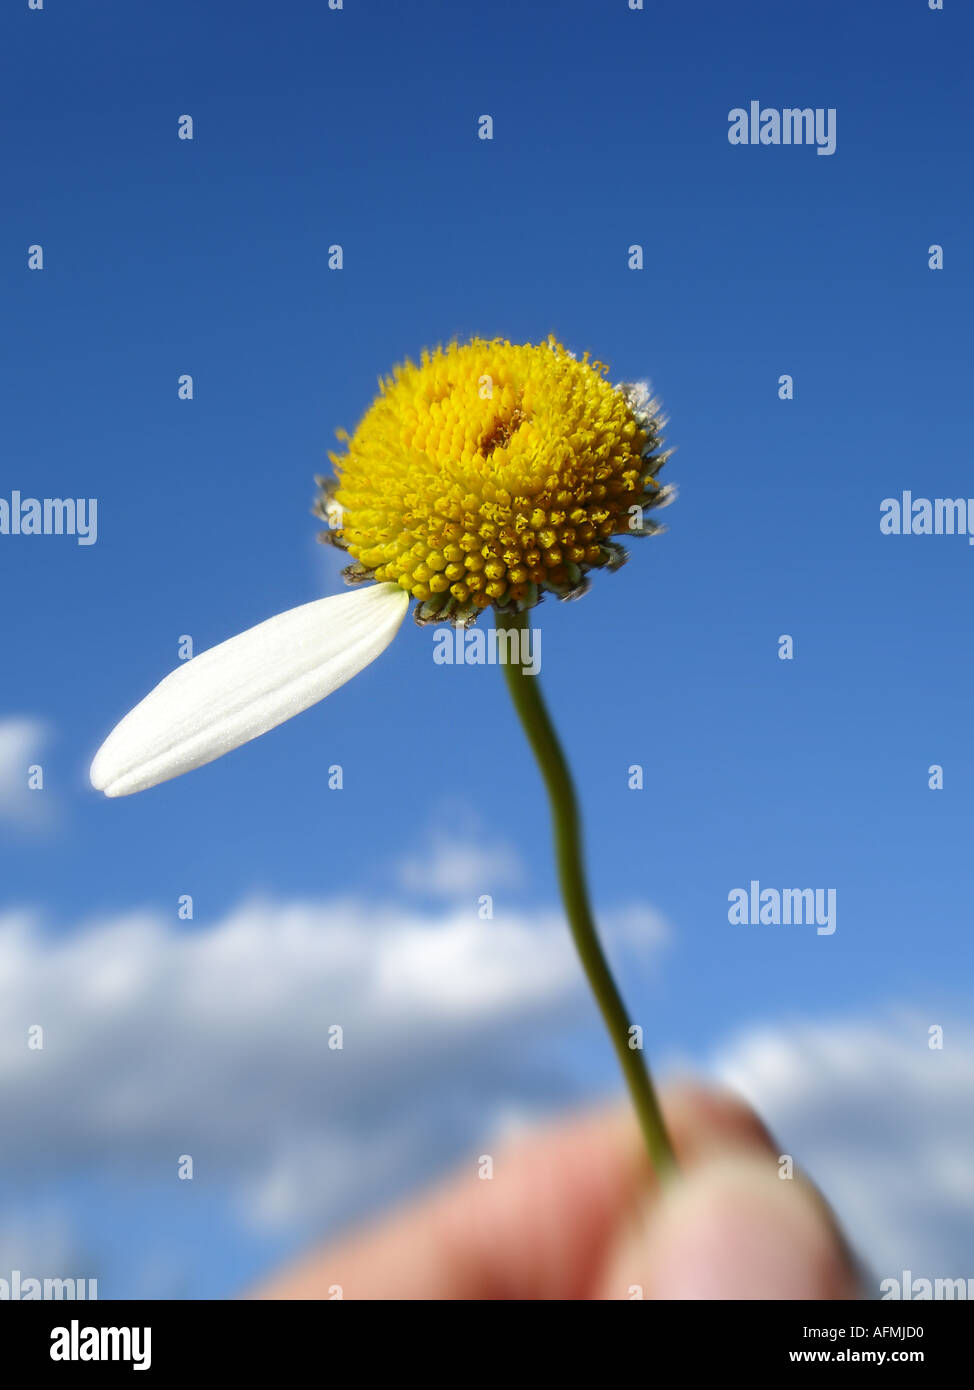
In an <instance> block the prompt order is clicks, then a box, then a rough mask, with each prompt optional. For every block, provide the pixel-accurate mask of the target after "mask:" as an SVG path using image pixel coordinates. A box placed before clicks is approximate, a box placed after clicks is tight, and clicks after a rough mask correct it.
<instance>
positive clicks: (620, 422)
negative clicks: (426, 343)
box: [318, 339, 664, 621]
mask: <svg viewBox="0 0 974 1390" xmlns="http://www.w3.org/2000/svg"><path fill="white" fill-rule="evenodd" d="M605 371H606V369H605V368H604V367H603V366H602V364H601V363H591V362H589V361H588V358H587V356H586V358H584V359H582V360H577V359H576V358H575V357H573V356H572V354H571V353H569V352H568V351H567V349H565V348H564V347H562V346H561V344H559V343H557V342H555V341H554V340H553V339H551V340H549V341H548V342H547V343H545V344H542V345H540V346H533V345H531V344H525V345H523V346H517V345H514V344H511V343H508V342H502V341H494V342H486V341H484V340H483V339H474V340H473V341H472V342H470V343H467V344H464V345H462V346H460V345H458V344H456V343H453V344H451V345H450V346H449V347H448V348H445V349H442V348H441V349H437V350H436V351H435V352H432V353H424V354H423V357H422V361H421V364H420V365H419V366H416V365H414V364H413V363H410V362H407V363H406V364H405V365H404V366H402V367H397V368H396V369H394V371H393V374H392V376H391V377H389V378H387V379H386V380H385V381H383V382H382V383H381V389H380V394H379V396H378V397H377V398H376V400H375V401H374V402H373V404H372V406H371V407H370V408H369V410H368V411H367V412H366V414H365V417H364V418H363V420H362V422H361V424H360V425H359V427H358V429H357V430H356V431H355V433H354V435H352V436H351V437H349V436H348V435H347V434H345V433H344V432H340V433H339V436H338V437H339V439H340V440H342V441H343V442H344V443H345V444H346V452H345V453H344V454H343V455H337V454H332V455H330V457H331V460H332V463H333V464H334V467H335V474H336V480H337V481H336V482H334V483H323V484H322V497H321V499H320V501H319V507H318V510H319V514H320V515H322V516H326V517H327V518H328V520H329V523H330V525H331V527H332V535H331V536H330V537H328V536H327V535H326V537H324V538H325V539H332V540H334V541H335V542H336V543H337V544H339V545H340V546H341V547H342V548H343V549H345V550H347V551H348V552H349V554H350V555H351V556H352V557H353V559H354V560H355V561H356V563H355V564H354V565H352V566H351V567H350V568H349V570H348V571H347V572H346V574H347V577H348V578H349V579H350V580H352V581H355V580H358V579H375V580H380V581H385V582H388V583H394V584H399V585H400V586H401V587H402V588H403V589H406V590H408V592H409V593H410V594H412V595H413V596H414V597H415V598H416V599H418V600H420V610H419V612H418V613H417V616H418V617H420V616H421V617H422V619H423V620H426V621H435V620H440V621H442V620H443V619H447V618H449V619H457V618H461V617H463V618H468V617H472V616H474V615H475V613H476V611H477V610H479V609H483V608H487V607H488V606H489V605H490V604H495V605H496V606H498V607H500V608H508V607H510V606H511V605H512V604H513V605H516V606H518V607H527V606H529V605H530V604H532V603H536V602H537V601H538V598H539V596H540V593H541V591H542V590H544V589H549V590H553V591H554V592H555V593H558V594H560V595H562V596H564V595H566V594H568V593H571V592H575V591H578V590H579V589H580V588H581V587H583V586H584V578H583V576H584V574H585V572H586V571H587V570H590V569H594V568H599V567H601V566H604V565H609V566H610V567H611V566H614V565H615V564H618V563H619V562H620V559H621V558H624V552H621V550H620V547H619V546H618V545H615V544H613V543H612V541H611V539H610V538H611V537H612V536H614V535H616V534H619V533H626V534H640V533H643V534H645V533H646V532H647V531H649V530H651V529H658V528H655V527H653V525H652V523H646V522H645V521H644V520H643V516H642V513H643V512H644V511H645V510H646V509H647V508H651V507H654V506H658V505H659V504H660V503H661V501H662V500H664V499H663V493H662V490H661V489H660V487H659V485H658V484H657V483H656V481H655V473H656V471H657V470H658V469H659V467H660V466H661V464H662V462H663V461H664V456H662V455H660V454H658V453H655V452H654V451H655V450H656V447H657V445H658V443H659V431H658V426H659V423H660V422H659V419H658V417H657V415H656V413H655V404H654V403H653V402H650V401H649V400H648V396H647V395H646V393H645V392H644V393H643V396H642V397H639V396H638V394H637V395H635V396H634V395H633V394H630V393H629V392H627V390H626V389H624V388H616V387H613V386H611V385H610V384H609V382H608V381H607V380H606V379H605ZM319 481H321V480H319Z"/></svg>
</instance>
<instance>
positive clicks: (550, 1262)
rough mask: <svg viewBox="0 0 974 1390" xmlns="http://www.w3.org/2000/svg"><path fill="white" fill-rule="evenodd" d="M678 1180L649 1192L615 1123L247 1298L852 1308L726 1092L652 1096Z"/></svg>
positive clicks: (848, 1261)
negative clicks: (808, 1303)
mask: <svg viewBox="0 0 974 1390" xmlns="http://www.w3.org/2000/svg"><path fill="white" fill-rule="evenodd" d="M662 1104H663V1111H664V1114H665V1117H666V1122H667V1125H668V1128H669V1132H670V1134H671V1136H672V1139H673V1143H674V1146H675V1149H676V1152H677V1156H678V1160H679V1164H680V1174H679V1176H678V1177H676V1178H675V1179H673V1180H672V1181H671V1182H670V1183H668V1184H667V1185H666V1189H665V1190H664V1191H662V1192H661V1190H660V1186H659V1184H658V1182H657V1181H656V1179H655V1178H654V1176H653V1175H652V1173H651V1172H650V1170H649V1165H648V1160H647V1158H646V1154H645V1150H644V1148H643V1145H642V1141H641V1138H640V1135H639V1131H638V1129H637V1127H636V1123H635V1119H634V1118H633V1116H632V1113H631V1112H630V1111H629V1110H628V1108H625V1109H622V1108H618V1109H617V1108H613V1109H607V1110H601V1111H596V1112H588V1113H586V1114H583V1115H580V1116H576V1117H573V1118H571V1119H568V1120H564V1121H561V1122H560V1123H558V1124H556V1125H554V1126H548V1127H546V1128H544V1129H542V1130H538V1131H536V1132H534V1133H532V1134H530V1135H529V1136H525V1137H524V1138H521V1139H518V1140H516V1141H514V1142H513V1143H511V1144H509V1145H506V1146H504V1147H503V1148H502V1149H501V1150H499V1152H498V1153H497V1155H496V1157H495V1160H494V1167H493V1177H492V1178H491V1179H489V1180H483V1179H481V1178H480V1177H479V1176H478V1172H477V1169H476V1167H475V1166H474V1165H471V1166H470V1169H469V1170H468V1171H467V1172H465V1173H463V1174H462V1175H460V1176H455V1177H454V1178H452V1179H451V1180H449V1181H448V1182H447V1183H446V1184H445V1185H443V1186H441V1187H438V1188H437V1189H435V1190H434V1191H432V1192H431V1193H429V1194H428V1195H426V1196H425V1197H423V1198H421V1199H420V1200H418V1201H416V1202H413V1203H411V1204H410V1205H408V1206H406V1207H404V1208H402V1209H401V1210H400V1211H398V1212H397V1213H395V1214H393V1215H391V1216H388V1217H385V1218H383V1219H382V1220H380V1221H378V1222H376V1223H374V1224H373V1225H372V1226H370V1227H369V1228H368V1229H367V1230H364V1231H362V1232H359V1233H357V1234H355V1235H352V1236H350V1237H347V1238H346V1239H344V1240H341V1241H339V1242H337V1243H335V1244H333V1245H330V1246H327V1247H325V1248H324V1249H322V1250H320V1251H317V1252H315V1253H313V1254H311V1255H310V1256H308V1257H307V1258H306V1259H304V1260H302V1261H300V1262H299V1263H297V1264H295V1265H294V1266H292V1267H291V1268H290V1269H288V1270H286V1271H284V1272H282V1273H281V1274H279V1275H278V1276H276V1277H275V1278H273V1279H272V1280H270V1281H269V1282H268V1283H267V1284H266V1285H265V1286H263V1287H262V1288H259V1289H258V1290H257V1291H256V1292H255V1294H254V1296H255V1297H257V1298H274V1299H316V1298H320V1299H328V1298H333V1297H336V1296H338V1294H337V1293H336V1292H335V1290H336V1289H338V1290H340V1291H341V1293H340V1296H341V1297H343V1298H346V1299H392V1300H399V1299H419V1300H427V1299H452V1300H457V1299H459V1300H480V1299H502V1300H503V1299H515V1300H520V1299H543V1300H566V1299H567V1300H574V1299H633V1298H639V1297H643V1298H647V1299H804V1298H810V1299H839V1298H856V1297H859V1296H861V1289H860V1288H859V1286H858V1280H857V1276H856V1273H855V1270H854V1265H853V1260H852V1257H851V1255H850V1254H849V1251H848V1249H847V1247H846V1245H845V1242H844V1240H843V1237H842V1235H841V1233H840V1231H839V1229H838V1227H837V1226H836V1224H835V1220H834V1218H833V1216H832V1214H831V1212H830V1211H829V1209H828V1207H827V1206H826V1204H825V1201H824V1199H823V1198H822V1197H821V1196H820V1195H819V1193H818V1192H817V1191H816V1189H815V1188H814V1187H812V1185H811V1184H810V1183H809V1182H808V1181H807V1180H806V1179H804V1178H802V1177H801V1176H800V1175H798V1174H796V1175H795V1176H794V1177H793V1178H791V1179H782V1178H780V1177H779V1176H778V1173H779V1165H778V1150H777V1149H776V1148H775V1146H774V1144H773V1143H772V1141H771V1138H770V1136H769V1135H768V1133H767V1131H766V1130H765V1129H764V1127H763V1125H762V1124H761V1122H760V1120H759V1119H758V1118H757V1116H756V1115H755V1114H754V1112H753V1111H752V1110H750V1109H749V1108H748V1107H747V1106H746V1105H745V1104H744V1103H743V1102H742V1101H740V1100H738V1099H737V1098H736V1097H734V1096H732V1095H730V1094H729V1093H727V1092H722V1091H717V1090H712V1089H704V1088H702V1087H700V1086H697V1085H681V1086H678V1087H674V1088H672V1089H670V1090H669V1091H668V1092H666V1093H664V1096H663V1101H662Z"/></svg>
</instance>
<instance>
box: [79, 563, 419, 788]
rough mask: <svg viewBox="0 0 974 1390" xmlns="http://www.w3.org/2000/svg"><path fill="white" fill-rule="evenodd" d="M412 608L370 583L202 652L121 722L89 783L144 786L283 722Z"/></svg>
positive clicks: (328, 688) (370, 654)
mask: <svg viewBox="0 0 974 1390" xmlns="http://www.w3.org/2000/svg"><path fill="white" fill-rule="evenodd" d="M408 607H409V595H408V594H407V593H406V592H405V590H404V589H400V588H399V586H398V585H396V584H374V585H370V586H369V587H368V588H367V589H359V590H357V591H356V592H354V593H350V594H338V595H336V596H335V597H332V598H320V599H315V600H314V602H313V603H303V604H302V605H301V606H300V608H291V609H289V610H288V611H287V612H286V613H279V614H278V616H277V617H276V618H268V620H267V622H265V623H258V624H257V626H256V627H252V628H248V630H247V631H246V632H241V633H240V635H239V636H237V637H231V638H230V639H229V640H228V641H226V642H221V643H220V644H219V646H216V647H211V648H210V649H209V651H205V652H201V653H200V654H199V656H195V657H193V658H192V660H190V661H187V662H186V663H185V665H183V666H179V667H177V669H176V670H175V671H173V672H172V673H171V674H170V675H168V676H167V677H166V678H165V680H163V681H160V683H159V684H158V685H157V686H156V688H155V689H154V690H152V691H150V693H149V694H148V695H147V696H146V697H145V699H144V700H143V701H142V702H141V703H140V704H138V705H136V707H135V709H133V710H132V711H131V713H130V714H127V715H126V716H125V718H124V719H123V720H122V722H121V723H120V724H117V725H116V726H115V728H114V729H113V730H112V732H111V733H110V734H109V735H108V738H107V739H106V740H105V742H104V743H103V744H102V746H101V748H100V749H99V750H98V752H97V754H96V755H95V760H94V762H93V763H92V764H91V774H90V775H91V783H92V786H94V787H96V788H97V789H98V790H99V791H103V792H104V793H105V795H106V796H127V795H128V794H129V792H138V791H143V790H144V789H145V788H146V787H154V786H155V785H156V783H157V782H165V781H166V780H167V779H168V778H170V777H178V776H179V775H180V773H182V772H189V770H190V769H191V768H194V767H201V766H202V764H203V763H209V762H212V761H213V759H214V758H219V757H220V756H221V754H223V753H229V752H230V750H231V748H237V747H239V745H240V744H241V743H247V742H248V741H249V740H250V739H252V738H256V737H257V736H258V734H263V733H266V732H267V730H268V729H273V728H274V727H275V726H276V725H277V724H283V722H284V720H285V719H290V718H291V716H292V715H295V714H300V713H301V711H302V710H305V709H307V708H308V706H309V705H313V704H315V703H316V702H317V701H318V700H323V699H324V697H325V696H326V695H330V694H331V692H332V691H333V690H337V689H338V687H339V686H340V685H344V684H345V682H346V681H348V680H351V678H352V676H355V675H358V673H359V671H361V670H362V669H363V667H365V666H368V664H369V662H370V661H374V660H375V658H376V657H377V656H378V655H379V654H380V653H381V652H383V651H385V649H386V647H387V646H388V645H389V643H390V642H391V641H392V639H393V637H395V635H396V633H397V632H398V631H399V626H400V624H401V623H402V620H403V617H404V616H405V613H406V609H407V608H408Z"/></svg>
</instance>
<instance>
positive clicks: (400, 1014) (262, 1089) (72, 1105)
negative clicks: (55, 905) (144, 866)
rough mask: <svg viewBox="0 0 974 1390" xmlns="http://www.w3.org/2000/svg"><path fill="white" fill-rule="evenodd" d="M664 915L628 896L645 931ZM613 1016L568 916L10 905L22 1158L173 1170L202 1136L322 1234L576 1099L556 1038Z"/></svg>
mask: <svg viewBox="0 0 974 1390" xmlns="http://www.w3.org/2000/svg"><path fill="white" fill-rule="evenodd" d="M607 926H608V927H609V930H610V931H612V930H613V921H612V919H611V918H610V919H609V921H608V923H607ZM657 929H658V919H657V918H656V917H655V915H654V914H652V913H650V912H649V911H648V909H630V910H628V911H626V912H624V913H623V914H621V915H620V918H619V934H620V935H622V936H624V937H626V938H627V939H629V940H631V939H632V937H633V932H635V933H636V935H637V936H638V938H639V939H640V940H641V941H642V942H643V943H644V944H645V943H646V942H647V941H649V942H650V944H651V945H652V944H653V942H654V941H655V940H656V939H657V938H656V937H654V936H653V933H654V932H657ZM647 932H649V936H647ZM593 1020H594V1008H593V1006H592V1005H591V1004H590V1003H589V1001H588V1000H587V997H586V993H585V990H584V986H583V983H582V977H581V972H580V968H579V966H578V964H577V962H576V959H575V957H574V953H573V950H572V947H571V944H570V941H569V937H568V933H567V929H566V927H565V925H564V922H563V921H562V919H561V917H560V916H559V915H558V914H554V913H548V914H545V913H535V912H532V913H530V914H528V913H525V914H520V913H517V912H507V911H501V912H497V913H496V915H495V917H494V919H493V920H487V921H481V920H480V919H479V917H478V915H477V912H476V906H475V904H471V905H470V906H469V907H465V908H463V909H459V908H451V909H446V910H443V911H442V912H441V913H440V914H439V915H436V916H430V915H429V914H426V915H422V914H419V913H411V912H409V911H408V910H404V909H403V908H402V907H399V906H388V905H387V906H383V905H381V904H376V903H366V902H361V901H357V900H354V899H345V900H336V901H331V902H320V901H317V902H314V901H313V902H304V903H300V902H294V903H280V902H272V901H267V902H250V903H247V904H245V905H243V906H241V907H240V908H238V909H237V910H235V911H233V912H231V913H230V914H229V915H228V916H227V917H225V918H224V919H223V920H221V921H219V922H217V923H216V924H215V925H213V926H210V927H206V926H203V925H201V924H195V923H175V922H173V921H171V920H166V919H164V918H163V917H161V916H160V915H158V914H154V913H131V914H129V915H126V916H121V917H117V918H114V919H112V920H109V921H100V922H92V923H89V924H82V925H81V926H79V927H78V928H76V929H75V930H73V931H71V932H70V933H68V934H58V935H57V936H54V935H52V934H50V933H49V932H48V931H46V930H45V928H44V927H43V925H42V923H41V922H40V921H39V920H38V919H37V918H32V917H31V916H30V915H28V914H25V913H12V914H8V915H7V916H6V917H0V1113H2V1114H3V1116H4V1124H3V1126H0V1170H4V1171H6V1173H7V1174H8V1177H14V1176H15V1175H19V1178H18V1179H17V1180H19V1181H22V1182H28V1183H29V1182H34V1181H40V1180H43V1179H44V1178H45V1177H47V1178H51V1177H53V1176H57V1175H63V1173H64V1172H65V1171H74V1170H76V1169H83V1168H84V1167H85V1166H86V1165H87V1166H88V1167H89V1168H95V1169H97V1168H99V1167H102V1168H103V1167H104V1166H105V1165H106V1164H108V1165H109V1166H112V1167H117V1168H118V1169H119V1170H120V1171H122V1172H124V1173H126V1174H128V1175H129V1176H130V1177H131V1176H133V1175H134V1176H135V1177H136V1178H138V1177H139V1176H140V1175H145V1174H150V1173H151V1174H155V1175H156V1177H157V1178H158V1176H159V1175H165V1176H168V1175H169V1174H171V1175H172V1182H173V1184H174V1186H175V1184H176V1181H177V1179H176V1162H177V1158H178V1156H179V1155H180V1154H190V1155H192V1156H193V1159H194V1166H195V1170H196V1174H197V1175H200V1176H203V1177H205V1179H206V1181H207V1182H208V1183H212V1184H215V1185H216V1186H217V1188H218V1189H219V1190H220V1191H221V1192H222V1193H223V1195H225V1196H227V1197H228V1198H231V1199H235V1200H237V1201H238V1203H239V1208H240V1211H241V1216H242V1219H243V1220H244V1221H245V1222H250V1223H251V1224H260V1223H262V1222H264V1223H269V1224H271V1225H274V1224H280V1223H288V1222H292V1223H294V1224H295V1225H298V1224H300V1225H301V1226H302V1227H303V1228H304V1229H305V1230H313V1229H316V1228H320V1227H321V1226H322V1225H326V1224H327V1223H328V1222H330V1221H331V1220H332V1219H333V1218H335V1217H337V1216H338V1215H339V1214H342V1215H349V1214H353V1213H354V1212H355V1211H357V1210H362V1209H364V1208H366V1207H367V1206H368V1205H369V1204H370V1203H373V1202H374V1201H375V1200H377V1199H378V1198H380V1197H382V1196H385V1195H387V1194H392V1193H394V1192H396V1191H399V1190H405V1189H407V1188H409V1187H410V1186H412V1185H414V1184H416V1183H422V1182H425V1181H426V1180H428V1179H429V1178H431V1177H433V1176H434V1175H435V1173H436V1172H437V1171H438V1170H440V1169H442V1168H444V1167H447V1166H449V1165H450V1163H452V1162H453V1161H454V1160H455V1158H456V1157H457V1155H458V1153H459V1152H461V1151H463V1150H464V1149H465V1147H466V1146H469V1145H472V1144H474V1143H476V1142H480V1141H482V1140H483V1139H484V1138H485V1137H486V1135H487V1133H488V1132H489V1131H490V1128H491V1125H492V1123H493V1121H494V1120H495V1119H496V1120H498V1121H500V1120H501V1119H502V1118H504V1117H506V1116H508V1115H509V1114H510V1113H512V1112H519V1111H523V1110H528V1111H530V1110H536V1109H538V1108H543V1107H544V1106H550V1105H552V1104H557V1103H558V1102H559V1101H564V1100H565V1099H566V1097H568V1096H569V1095H571V1094H573V1093H574V1090H575V1085H576V1083H575V1080H574V1078H573V1076H572V1074H571V1070H570V1068H566V1067H565V1066H564V1064H563V1063H562V1064H561V1065H558V1064H556V1061H555V1058H554V1054H553V1053H552V1051H551V1048H550V1045H549V1041H548V1034H549V1032H554V1033H557V1035H558V1037H559V1038H560V1039H564V1037H565V1036H566V1033H568V1032H569V1031H570V1030H571V1029H572V1028H575V1027H577V1026H579V1025H580V1024H581V1025H586V1024H590V1023H592V1022H593ZM38 1024H39V1025H41V1027H42V1028H43V1030H44V1033H43V1043H44V1045H43V1049H41V1050H36V1049H35V1050H32V1049H30V1048H29V1047H28V1045H27V1040H28V1029H29V1028H30V1027H31V1026H32V1025H38ZM333 1025H340V1027H341V1029H342V1030H343V1047H342V1049H341V1050H333V1049H332V1048H330V1047H329V1038H330V1032H329V1030H330V1029H331V1027H332V1026H333Z"/></svg>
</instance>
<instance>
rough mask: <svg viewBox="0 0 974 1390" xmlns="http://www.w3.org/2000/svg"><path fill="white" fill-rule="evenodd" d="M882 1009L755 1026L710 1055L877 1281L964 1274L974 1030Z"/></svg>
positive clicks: (973, 1196) (973, 1222)
mask: <svg viewBox="0 0 974 1390" xmlns="http://www.w3.org/2000/svg"><path fill="white" fill-rule="evenodd" d="M928 1023H929V1020H923V1019H920V1018H917V1017H915V1016H912V1015H909V1014H905V1013H901V1014H891V1015H890V1016H889V1017H888V1018H885V1019H874V1020H869V1019H846V1020H837V1021H835V1022H834V1023H823V1022H815V1023H805V1024H792V1025H787V1026H782V1027H776V1028H765V1029H755V1030H753V1031H750V1032H748V1033H746V1034H744V1035H743V1036H742V1037H741V1038H739V1039H738V1040H737V1041H735V1042H734V1043H733V1044H731V1045H730V1046H729V1047H728V1048H727V1049H726V1050H725V1051H724V1052H723V1053H722V1054H721V1055H720V1056H719V1057H718V1058H717V1061H716V1064H715V1067H716V1071H717V1072H718V1074H719V1075H720V1077H721V1078H722V1079H723V1080H725V1081H727V1082H728V1083H729V1084H731V1085H732V1086H734V1087H735V1089H737V1090H739V1091H741V1092H742V1093H743V1094H744V1095H745V1096H747V1097H748V1099H750V1100H751V1102H752V1103H753V1104H754V1105H755V1106H756V1108H757V1109H758V1110H759V1111H760V1112H761V1114H762V1115H763V1116H764V1118H765V1120H766V1121H767V1122H768V1124H769V1125H770V1126H771V1128H772V1130H773V1132H774V1133H775V1135H776V1137H777V1139H778V1141H779V1142H780V1144H781V1145H782V1152H786V1153H791V1154H793V1156H794V1157H795V1159H796V1160H797V1161H798V1162H799V1163H800V1164H801V1165H802V1166H803V1167H805V1168H806V1169H807V1170H808V1171H809V1173H810V1174H811V1175H812V1177H813V1178H814V1179H815V1180H816V1181H817V1182H818V1184H819V1186H820V1187H821V1188H822V1189H823V1191H824V1192H825V1193H826V1195H827V1196H828V1197H829V1199H830V1201H831V1202H832V1204H833V1206H834V1208H835V1210H836V1212H837V1213H838V1215H839V1217H840V1219H841V1221H842V1223H843V1225H844V1227H845V1229H846V1230H847V1232H848V1233H849V1236H850V1238H851V1240H852V1242H853V1244H854V1245H855V1247H856V1248H857V1250H858V1251H859V1252H860V1254H861V1255H862V1256H863V1258H864V1259H865V1261H866V1263H867V1264H868V1265H869V1267H870V1269H871V1272H872V1274H873V1276H874V1277H875V1279H876V1280H882V1279H885V1278H897V1279H898V1278H900V1277H901V1274H902V1272H903V1270H905V1269H908V1270H912V1272H913V1274H914V1276H915V1277H918V1278H919V1277H924V1278H937V1277H941V1278H949V1277H955V1278H960V1277H963V1278H968V1277H974V1108H972V1106H971V1097H972V1096H974V1030H972V1029H971V1028H970V1027H969V1026H967V1025H957V1026H952V1025H950V1024H947V1026H946V1027H945V1032H944V1047H943V1050H937V1049H932V1048H930V1047H929V1046H928V1033H927V1028H928Z"/></svg>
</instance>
